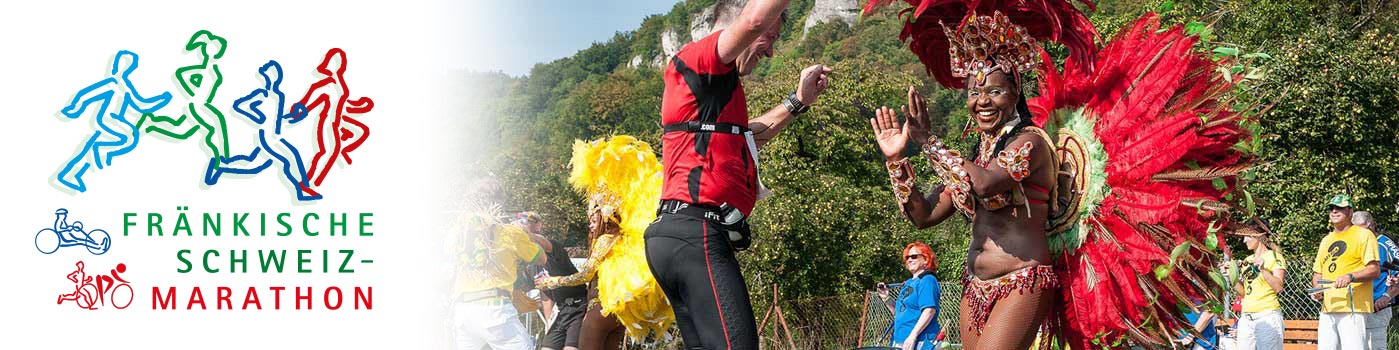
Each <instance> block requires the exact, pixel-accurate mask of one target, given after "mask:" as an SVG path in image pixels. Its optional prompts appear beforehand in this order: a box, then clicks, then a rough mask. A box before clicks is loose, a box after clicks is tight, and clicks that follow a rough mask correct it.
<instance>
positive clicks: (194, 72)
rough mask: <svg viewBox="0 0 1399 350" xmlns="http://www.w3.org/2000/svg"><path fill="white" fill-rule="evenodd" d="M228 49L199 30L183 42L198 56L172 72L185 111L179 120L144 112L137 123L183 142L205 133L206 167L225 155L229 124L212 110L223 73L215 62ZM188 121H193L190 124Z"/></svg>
mask: <svg viewBox="0 0 1399 350" xmlns="http://www.w3.org/2000/svg"><path fill="white" fill-rule="evenodd" d="M227 48H228V40H226V39H224V38H223V37H220V36H218V35H214V34H213V33H212V32H210V31H208V30H200V31H197V32H195V33H194V35H192V36H190V38H189V41H188V42H187V43H185V51H186V52H197V53H199V55H200V61H199V63H198V64H193V65H189V66H184V67H180V68H179V69H176V70H175V80H176V81H178V82H179V83H180V88H181V89H182V90H183V91H184V94H185V96H184V97H185V99H186V100H188V101H189V102H188V103H186V104H185V106H184V110H183V111H182V112H181V113H182V114H180V115H179V116H178V117H169V116H158V115H155V114H153V113H146V114H144V115H142V116H141V121H140V122H138V123H137V124H136V126H137V127H138V128H141V127H143V126H144V128H142V129H143V131H144V132H148V133H157V134H161V135H164V136H166V137H169V138H172V139H176V140H186V139H189V138H190V137H192V136H194V135H195V134H198V133H199V132H200V131H201V130H202V131H204V147H205V148H206V150H207V151H209V153H210V158H209V164H214V165H215V166H216V167H217V165H218V164H219V163H220V162H222V161H223V158H224V157H227V156H228V152H229V147H228V133H227V130H228V122H227V120H226V119H225V118H224V116H223V112H221V111H219V109H218V108H216V107H214V95H215V94H217V93H218V89H219V85H221V84H222V83H223V73H222V72H220V71H219V66H218V63H217V61H218V59H220V58H223V55H224V52H225V51H226V50H227ZM190 119H193V123H191V122H190V121H191V120H190ZM212 176H214V174H213V173H212V172H209V171H206V172H205V173H204V182H205V183H208V182H210V181H211V180H210V177H212Z"/></svg>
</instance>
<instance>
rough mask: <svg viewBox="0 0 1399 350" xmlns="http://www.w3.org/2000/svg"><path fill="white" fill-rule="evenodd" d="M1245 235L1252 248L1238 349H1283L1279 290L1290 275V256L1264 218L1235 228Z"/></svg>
mask: <svg viewBox="0 0 1399 350" xmlns="http://www.w3.org/2000/svg"><path fill="white" fill-rule="evenodd" d="M1234 234H1237V235H1240V236H1243V238H1244V245H1245V246H1247V247H1248V249H1249V250H1251V251H1253V254H1252V255H1249V256H1248V257H1247V258H1245V259H1244V266H1245V267H1244V270H1245V271H1246V273H1245V276H1248V277H1246V278H1245V279H1244V280H1243V281H1242V283H1244V298H1243V300H1242V303H1241V305H1242V311H1243V312H1242V314H1241V315H1240V317H1239V323H1238V329H1239V330H1238V332H1237V333H1236V334H1237V341H1238V347H1237V348H1235V349H1238V350H1254V349H1281V348H1282V330H1283V327H1282V323H1283V322H1282V321H1283V318H1282V311H1281V310H1282V308H1281V305H1279V304H1278V293H1280V292H1282V288H1283V281H1284V279H1283V278H1284V277H1285V276H1286V275H1287V259H1284V258H1283V256H1282V249H1279V248H1278V246H1277V244H1276V243H1274V242H1273V233H1272V230H1270V229H1268V224H1267V222H1265V221H1262V220H1257V221H1254V224H1253V225H1250V226H1249V227H1246V228H1243V229H1240V230H1238V231H1234Z"/></svg>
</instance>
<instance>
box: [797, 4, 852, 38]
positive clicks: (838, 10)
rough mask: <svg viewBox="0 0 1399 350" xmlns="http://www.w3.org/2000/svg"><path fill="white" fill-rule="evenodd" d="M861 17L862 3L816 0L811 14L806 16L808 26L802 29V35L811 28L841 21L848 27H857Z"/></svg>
mask: <svg viewBox="0 0 1399 350" xmlns="http://www.w3.org/2000/svg"><path fill="white" fill-rule="evenodd" d="M859 16H860V2H859V1H858V0H816V3H815V4H813V5H812V7H811V12H810V13H808V14H807V16H806V24H805V26H803V27H802V34H803V35H805V33H806V31H807V30H810V29H811V27H813V26H815V25H817V24H819V23H822V22H832V21H841V22H845V24H846V25H855V20H856V19H857V18H859Z"/></svg>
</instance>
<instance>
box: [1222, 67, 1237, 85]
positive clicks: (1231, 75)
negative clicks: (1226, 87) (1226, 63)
mask: <svg viewBox="0 0 1399 350" xmlns="http://www.w3.org/2000/svg"><path fill="white" fill-rule="evenodd" d="M1219 74H1223V75H1224V81H1226V82H1230V83H1232V82H1234V73H1231V72H1229V67H1219Z"/></svg>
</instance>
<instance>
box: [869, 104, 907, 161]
mask: <svg viewBox="0 0 1399 350" xmlns="http://www.w3.org/2000/svg"><path fill="white" fill-rule="evenodd" d="M870 127H871V128H872V129H874V140H875V141H876V142H877V143H878V144H879V150H880V151H881V152H883V153H884V159H885V160H890V161H892V160H896V159H898V158H899V157H900V156H901V155H902V154H903V151H904V146H905V145H907V144H908V140H909V136H908V134H909V127H908V122H907V121H905V122H903V123H900V122H899V117H898V115H896V114H895V113H894V110H893V109H891V108H889V107H879V108H877V109H875V110H874V118H870Z"/></svg>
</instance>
